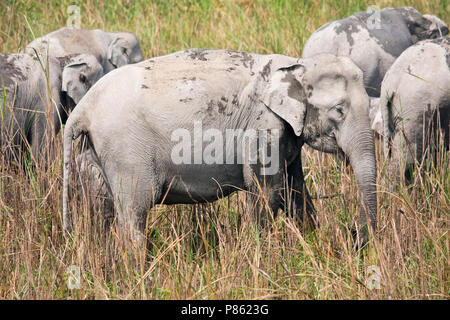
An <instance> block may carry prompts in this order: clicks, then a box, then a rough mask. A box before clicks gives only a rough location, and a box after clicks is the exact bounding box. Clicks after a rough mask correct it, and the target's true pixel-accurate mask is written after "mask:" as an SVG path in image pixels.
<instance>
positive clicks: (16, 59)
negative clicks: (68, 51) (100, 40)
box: [0, 53, 103, 158]
mask: <svg viewBox="0 0 450 320" xmlns="http://www.w3.org/2000/svg"><path fill="white" fill-rule="evenodd" d="M47 63H48V67H47ZM102 75H103V68H102V67H101V66H100V64H99V63H98V62H97V60H96V58H95V57H93V56H91V55H87V54H81V55H76V56H70V57H66V58H65V59H55V58H52V57H49V58H48V60H45V61H42V64H41V63H40V62H39V61H38V59H36V58H34V57H32V56H30V55H27V54H24V53H19V54H0V90H1V95H2V99H0V106H1V120H0V129H1V137H0V141H1V142H2V148H6V149H5V151H8V153H10V151H16V150H17V149H18V150H22V151H23V150H24V148H25V147H26V145H30V146H31V150H32V153H33V155H34V156H35V157H37V158H38V157H40V156H44V158H46V157H47V156H48V154H49V153H48V151H49V149H48V148H49V147H50V146H51V145H52V141H53V139H52V137H54V135H55V134H56V133H58V131H59V129H60V128H61V124H63V123H65V120H66V119H67V111H68V110H67V109H68V108H71V107H73V106H74V104H75V103H76V102H78V101H79V100H80V99H81V97H82V96H83V95H84V94H85V93H86V91H87V89H88V88H89V87H90V86H91V84H92V83H95V82H96V81H97V80H98V79H100V77H101V76H102ZM6 141H8V142H11V143H12V144H13V145H15V146H17V147H18V148H16V147H13V148H10V146H9V145H7V144H5V142H6ZM11 155H12V154H11Z"/></svg>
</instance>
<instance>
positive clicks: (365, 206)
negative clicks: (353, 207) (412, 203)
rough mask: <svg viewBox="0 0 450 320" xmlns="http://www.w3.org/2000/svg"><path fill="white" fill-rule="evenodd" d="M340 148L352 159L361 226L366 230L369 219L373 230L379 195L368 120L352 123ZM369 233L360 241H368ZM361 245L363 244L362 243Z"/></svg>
mask: <svg viewBox="0 0 450 320" xmlns="http://www.w3.org/2000/svg"><path fill="white" fill-rule="evenodd" d="M339 140H340V141H338V144H339V146H340V147H341V149H342V150H343V151H344V153H345V154H346V155H347V157H348V158H349V159H350V164H351V166H352V168H353V172H354V174H355V178H356V183H357V186H358V193H359V197H360V199H361V214H360V217H361V221H360V226H361V227H362V228H364V230H366V228H365V226H366V224H367V217H369V219H370V220H369V222H370V224H371V226H372V228H373V229H374V230H375V228H376V223H377V221H376V219H377V194H376V175H377V170H376V160H375V146H374V139H373V133H372V131H371V129H370V125H369V121H368V119H364V121H359V123H358V121H352V122H351V125H349V126H347V130H344V131H343V134H342V135H341V139H339ZM367 237H368V234H367V231H363V234H361V235H360V237H359V238H360V240H362V241H363V242H366V241H367V239H368V238H367ZM360 244H361V243H360Z"/></svg>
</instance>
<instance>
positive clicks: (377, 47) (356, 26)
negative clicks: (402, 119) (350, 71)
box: [302, 7, 448, 97]
mask: <svg viewBox="0 0 450 320" xmlns="http://www.w3.org/2000/svg"><path fill="white" fill-rule="evenodd" d="M447 34H448V27H447V25H446V24H445V23H444V22H443V21H442V20H440V19H439V18H438V17H436V16H433V15H427V14H425V15H422V14H421V13H420V12H419V11H417V10H416V9H414V8H412V7H402V8H383V9H381V10H378V11H372V12H370V11H362V12H358V13H356V14H354V15H352V16H350V17H347V18H344V19H342V20H337V21H333V22H330V23H327V24H325V25H323V26H322V27H321V28H319V29H318V30H317V31H315V32H314V33H313V34H312V35H311V36H310V38H309V39H308V40H307V41H306V44H305V46H304V48H303V52H302V57H303V58H309V57H312V56H314V55H316V54H319V53H331V54H335V55H343V56H348V57H350V58H351V59H352V60H353V61H354V62H355V63H356V65H357V66H358V67H359V68H361V70H362V71H363V74H364V85H365V86H366V90H367V94H368V95H369V96H371V97H379V96H380V88H381V82H382V81H383V77H384V75H385V73H386V71H387V70H388V69H389V67H390V66H391V65H392V64H393V63H394V61H395V59H396V58H397V57H398V56H399V55H400V54H401V53H402V52H403V51H404V50H405V49H406V48H408V47H409V46H411V45H413V44H414V43H416V42H418V41H420V40H425V39H434V38H437V37H440V36H445V35H447Z"/></svg>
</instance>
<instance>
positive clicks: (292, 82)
mask: <svg viewBox="0 0 450 320" xmlns="http://www.w3.org/2000/svg"><path fill="white" fill-rule="evenodd" d="M281 81H282V82H286V83H289V88H288V96H289V97H290V98H292V99H295V100H297V101H300V102H301V103H305V102H306V100H307V99H306V94H305V90H304V89H303V87H302V85H301V84H300V82H298V81H297V79H295V77H294V75H293V74H292V73H291V72H287V73H286V75H285V77H284V78H283V79H282V80H281Z"/></svg>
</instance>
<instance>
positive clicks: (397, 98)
mask: <svg viewBox="0 0 450 320" xmlns="http://www.w3.org/2000/svg"><path fill="white" fill-rule="evenodd" d="M449 57H450V38H449V37H445V38H439V39H434V40H425V41H421V42H418V43H417V44H415V45H414V46H412V47H410V48H408V49H407V50H405V51H404V52H403V53H402V54H401V55H400V57H398V59H397V60H396V61H395V62H394V64H393V65H392V66H391V68H390V69H389V70H388V72H387V73H386V76H385V78H384V80H383V83H382V85H381V97H380V101H379V113H380V114H381V118H382V121H380V122H379V123H378V124H377V126H378V127H382V128H383V134H384V151H385V155H386V156H387V157H388V158H389V159H390V160H391V161H390V163H389V164H390V168H391V172H392V173H393V174H394V176H395V177H400V176H401V175H404V177H405V180H406V182H407V183H410V182H411V174H412V171H411V169H412V166H413V165H414V164H415V163H416V162H417V163H418V164H419V165H421V164H422V163H423V160H424V159H425V158H427V157H428V156H429V155H431V156H433V155H434V153H435V151H436V139H435V138H436V136H437V133H438V132H439V131H440V132H441V134H442V137H443V143H444V145H445V148H446V149H447V150H448V147H449V146H448V142H449V118H450V58H449ZM433 136H434V137H433ZM401 168H403V169H401Z"/></svg>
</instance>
